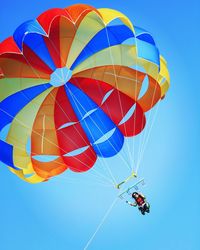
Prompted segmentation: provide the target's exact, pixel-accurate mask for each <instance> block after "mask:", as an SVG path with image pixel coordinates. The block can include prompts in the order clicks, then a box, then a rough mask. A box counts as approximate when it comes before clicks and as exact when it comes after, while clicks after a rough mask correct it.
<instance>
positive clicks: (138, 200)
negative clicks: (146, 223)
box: [126, 192, 150, 215]
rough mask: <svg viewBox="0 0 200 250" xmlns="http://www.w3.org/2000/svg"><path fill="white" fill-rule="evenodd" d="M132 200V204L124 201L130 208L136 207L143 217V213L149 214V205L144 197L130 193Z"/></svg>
mask: <svg viewBox="0 0 200 250" xmlns="http://www.w3.org/2000/svg"><path fill="white" fill-rule="evenodd" d="M132 198H133V199H134V200H135V202H134V203H131V202H130V201H126V202H127V203H128V204H129V205H130V206H134V207H137V206H138V209H139V210H140V212H141V213H142V214H143V215H145V213H149V212H150V205H149V203H148V202H147V201H146V197H145V196H144V195H143V194H139V193H137V192H134V193H132Z"/></svg>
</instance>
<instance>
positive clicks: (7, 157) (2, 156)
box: [0, 140, 18, 169]
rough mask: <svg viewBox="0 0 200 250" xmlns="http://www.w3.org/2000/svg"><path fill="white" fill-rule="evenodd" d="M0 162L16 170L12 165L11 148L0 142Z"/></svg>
mask: <svg viewBox="0 0 200 250" xmlns="http://www.w3.org/2000/svg"><path fill="white" fill-rule="evenodd" d="M0 152H1V153H0V161H2V162H3V163H4V164H6V165H8V166H9V167H12V168H14V169H18V168H16V167H15V166H14V163H13V146H12V145H10V144H8V143H6V142H4V141H2V140H0Z"/></svg>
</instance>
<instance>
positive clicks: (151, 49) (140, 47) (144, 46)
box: [136, 38, 160, 67]
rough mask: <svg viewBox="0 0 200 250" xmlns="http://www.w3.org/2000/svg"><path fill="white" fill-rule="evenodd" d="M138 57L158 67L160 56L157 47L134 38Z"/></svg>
mask: <svg viewBox="0 0 200 250" xmlns="http://www.w3.org/2000/svg"><path fill="white" fill-rule="evenodd" d="M136 44H137V52H138V57H140V58H143V59H146V60H148V61H150V62H152V63H155V64H156V65H158V67H160V55H159V51H158V49H157V47H155V46H154V45H152V44H150V43H147V42H144V41H142V40H139V39H137V38H136Z"/></svg>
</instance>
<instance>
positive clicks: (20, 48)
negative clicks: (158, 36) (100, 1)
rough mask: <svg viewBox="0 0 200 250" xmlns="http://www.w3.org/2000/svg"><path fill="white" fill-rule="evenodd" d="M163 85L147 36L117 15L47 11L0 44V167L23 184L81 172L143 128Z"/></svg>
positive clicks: (86, 9)
mask: <svg viewBox="0 0 200 250" xmlns="http://www.w3.org/2000/svg"><path fill="white" fill-rule="evenodd" d="M146 78H147V79H148V87H147V89H146V91H145V93H144V94H143V95H142V96H141V95H140V91H141V88H142V85H143V82H144V81H145V79H146ZM168 87H169V75H168V70H167V67H166V62H165V60H164V59H163V57H162V56H160V54H159V51H158V48H157V47H156V45H155V42H154V40H153V38H152V36H151V35H150V34H149V33H148V32H146V31H145V30H143V29H141V28H138V27H133V25H132V24H131V22H130V20H129V19H128V18H127V17H126V16H125V15H123V14H122V13H120V12H118V11H115V10H111V9H95V8H93V7H91V6H88V5H83V4H78V5H73V6H70V7H68V8H65V9H58V8H56V9H51V10H48V11H46V12H44V13H43V14H41V15H40V16H39V17H38V18H37V19H36V20H30V21H27V22H25V23H23V24H22V25H20V26H19V27H18V28H17V29H16V31H15V32H14V35H13V37H9V38H8V39H6V40H5V41H3V42H2V43H1V44H0V136H1V137H0V160H1V161H2V162H3V163H5V164H6V165H7V166H8V167H9V168H10V170H11V171H12V172H13V173H15V174H16V175H18V176H19V177H20V178H22V179H24V180H26V181H28V182H30V183H37V182H41V181H46V180H48V179H49V178H50V177H52V176H55V175H58V174H60V173H62V172H63V171H65V170H67V169H68V168H69V169H71V170H72V171H75V172H84V171H87V170H89V169H90V168H92V167H93V165H94V164H95V162H96V160H97V157H104V158H106V157H111V156H114V155H116V154H118V153H119V152H120V150H121V148H122V147H123V143H124V137H132V136H135V135H137V134H139V133H140V132H141V131H142V130H143V128H144V126H145V112H147V111H149V110H150V109H151V108H152V107H153V106H154V105H155V104H156V103H157V102H158V101H160V100H161V99H162V98H163V97H164V96H165V94H166V92H167V90H168Z"/></svg>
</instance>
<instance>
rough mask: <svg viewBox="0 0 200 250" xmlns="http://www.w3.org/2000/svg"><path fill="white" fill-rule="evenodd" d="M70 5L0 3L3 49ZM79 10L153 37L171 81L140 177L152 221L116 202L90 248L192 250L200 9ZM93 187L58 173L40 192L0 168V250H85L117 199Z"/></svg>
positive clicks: (161, 4)
mask: <svg viewBox="0 0 200 250" xmlns="http://www.w3.org/2000/svg"><path fill="white" fill-rule="evenodd" d="M74 3H77V2H76V1H71V0H69V1H63V0H60V1H55V0H54V1H53V0H52V1H47V0H46V1H38V0H35V1H30V2H27V1H25V0H18V1H11V0H7V1H3V3H1V10H0V27H1V32H0V40H1V41H2V40H3V39H5V38H6V37H8V36H10V35H11V34H12V33H13V31H14V30H15V28H16V27H17V26H18V25H19V24H21V23H22V22H24V21H26V20H28V19H32V18H35V17H37V16H38V15H39V14H40V13H41V12H43V11H45V10H46V9H49V8H52V7H65V6H68V5H71V4H74ZM84 3H88V4H91V5H93V6H95V7H97V8H99V7H108V8H114V9H118V10H120V11H122V12H123V13H124V14H126V15H127V16H128V17H129V18H130V19H131V21H132V22H133V23H134V24H135V25H137V26H140V27H143V28H144V29H146V30H148V31H149V32H150V33H151V34H153V36H154V38H155V40H156V42H157V44H158V47H159V49H160V51H161V53H162V55H163V56H164V57H165V58H166V60H167V62H168V67H169V71H170V75H171V87H170V90H169V92H168V94H167V96H166V98H165V100H164V101H163V102H162V103H161V104H160V105H159V110H158V113H157V116H156V121H155V123H154V126H153V128H152V131H151V134H150V138H149V140H148V144H147V147H146V150H145V153H144V157H143V158H142V161H141V166H140V169H139V172H138V174H139V177H141V178H143V177H144V178H145V180H146V183H147V185H146V187H145V188H144V189H143V190H142V191H143V193H145V195H146V196H147V197H148V199H149V201H150V203H151V213H150V214H149V215H147V216H145V217H144V216H140V214H139V213H138V211H137V209H134V208H132V207H128V206H127V205H126V204H125V203H123V202H121V201H120V200H117V202H116V204H115V206H114V207H113V209H112V211H111V212H110V214H109V216H108V217H107V219H106V220H105V223H104V224H103V225H102V227H101V228H100V229H99V231H98V233H97V234H96V236H95V238H94V239H93V241H92V242H91V244H90V245H89V247H88V249H91V250H92V249H93V250H102V249H115V250H131V249H135V250H139V249H142V250H146V249H148V250H150V249H152V250H198V249H200V242H199V239H198V232H199V222H200V219H199V218H200V216H199V213H198V210H199V206H200V202H199V200H198V199H199V197H200V191H199V190H200V189H199V188H200V185H199V166H200V160H199V153H200V152H199V150H200V138H199V137H200V136H199V131H200V118H199V107H200V94H199V91H200V85H199V84H200V83H199V76H198V72H199V58H200V50H199V44H200V35H199V33H198V27H197V25H198V24H199V23H200V15H199V8H200V3H198V1H194V0H192V1H172V0H169V1H158V0H155V1H143V0H141V1H132V0H127V1H122V0H121V1H104V0H101V1H99V0H97V1H92V0H91V1H85V2H84ZM108 162H109V164H110V167H115V168H116V169H121V168H122V166H123V162H122V161H120V160H119V159H118V158H117V159H116V158H115V159H112V160H110V161H108ZM99 165H100V164H99ZM97 167H98V166H97ZM122 172H123V170H120V171H119V173H120V174H121V173H122ZM68 178H72V180H71V179H70V180H69V179H68ZM89 178H90V180H89ZM95 178H97V177H94V179H93V178H92V177H90V176H86V175H84V176H83V177H82V176H78V177H77V176H75V175H73V174H72V173H69V174H68V173H65V174H64V175H63V176H61V177H59V178H55V179H53V180H52V181H49V182H47V183H42V184H38V185H30V184H27V183H25V182H23V181H21V180H19V179H18V178H17V177H16V176H14V175H13V174H11V173H10V172H9V171H8V169H7V168H6V167H5V166H4V165H3V164H0V198H1V202H0V249H2V250H18V249H20V250H25V249H29V250H55V249H56V250H57V249H59V250H79V249H84V247H85V246H86V244H87V242H88V240H89V239H90V238H91V236H92V235H93V233H94V232H95V230H96V228H97V226H98V225H99V223H100V222H101V220H102V217H103V216H104V215H105V213H106V211H107V210H108V208H109V207H110V205H111V204H112V202H113V200H114V199H115V197H116V195H117V193H116V190H115V189H113V188H110V187H107V186H105V187H104V186H100V185H98V183H96V184H95V182H97V181H98V179H95ZM85 180H87V181H88V180H89V181H88V183H86V184H84V183H85Z"/></svg>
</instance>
